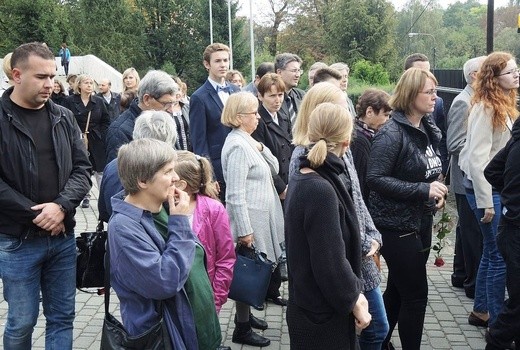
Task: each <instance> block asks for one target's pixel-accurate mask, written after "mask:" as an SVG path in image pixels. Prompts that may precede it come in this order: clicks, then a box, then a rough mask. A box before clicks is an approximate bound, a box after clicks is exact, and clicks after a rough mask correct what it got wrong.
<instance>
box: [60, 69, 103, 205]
mask: <svg viewBox="0 0 520 350" xmlns="http://www.w3.org/2000/svg"><path fill="white" fill-rule="evenodd" d="M93 92H94V80H93V79H92V78H91V77H90V76H88V75H86V74H81V75H79V76H78V77H77V79H76V83H75V84H74V94H73V95H72V96H68V97H67V98H65V100H64V101H63V106H64V107H65V108H68V109H70V110H71V111H72V113H74V116H75V117H76V121H77V122H78V125H79V128H80V129H81V132H82V133H86V137H87V140H88V146H87V147H88V149H87V151H88V154H89V160H90V162H91V163H92V170H93V173H94V177H95V179H96V183H97V186H98V188H99V186H100V185H101V177H102V176H103V169H104V168H105V166H106V164H107V163H106V143H105V139H106V134H107V130H108V126H109V125H110V115H109V114H108V111H107V108H106V106H105V101H104V100H103V98H102V97H99V96H96V95H94V94H93ZM89 206H90V194H89V195H87V196H86V197H85V199H84V200H83V202H82V203H81V207H82V208H88V207H89Z"/></svg>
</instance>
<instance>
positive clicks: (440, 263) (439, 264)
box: [433, 257, 444, 267]
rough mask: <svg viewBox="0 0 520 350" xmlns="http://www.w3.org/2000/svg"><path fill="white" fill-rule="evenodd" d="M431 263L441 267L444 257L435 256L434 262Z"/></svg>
mask: <svg viewBox="0 0 520 350" xmlns="http://www.w3.org/2000/svg"><path fill="white" fill-rule="evenodd" d="M433 264H434V265H435V266H437V267H442V266H444V259H443V258H441V257H437V258H435V262H434V263H433Z"/></svg>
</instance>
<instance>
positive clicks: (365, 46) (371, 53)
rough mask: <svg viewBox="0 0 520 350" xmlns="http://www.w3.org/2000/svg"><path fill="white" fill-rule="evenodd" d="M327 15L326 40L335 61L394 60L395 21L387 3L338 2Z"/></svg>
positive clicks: (373, 0)
mask: <svg viewBox="0 0 520 350" xmlns="http://www.w3.org/2000/svg"><path fill="white" fill-rule="evenodd" d="M329 16H330V25H327V26H326V28H325V32H326V33H327V37H326V40H327V41H328V42H329V43H330V50H331V51H332V53H333V54H334V55H335V56H336V57H337V59H339V60H344V61H347V62H350V63H353V62H355V61H358V60H360V59H366V60H369V61H372V62H374V63H380V62H381V63H385V62H387V61H388V60H391V59H392V58H393V57H395V35H394V33H395V25H396V22H395V20H394V18H395V17H394V9H393V6H392V5H391V3H390V2H389V1H386V0H363V1H355V0H338V1H337V2H336V3H335V4H334V6H332V7H331V9H330V12H329Z"/></svg>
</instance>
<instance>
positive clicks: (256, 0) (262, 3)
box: [239, 0, 508, 17]
mask: <svg viewBox="0 0 520 350" xmlns="http://www.w3.org/2000/svg"><path fill="white" fill-rule="evenodd" d="M457 1H460V0H440V1H439V3H440V4H441V5H442V6H444V7H447V6H448V5H450V4H453V3H455V2H457ZM249 2H250V0H239V3H240V5H241V6H242V8H241V10H240V11H239V15H245V16H247V17H249ZM251 2H252V3H253V16H256V15H259V14H260V15H261V14H263V13H265V11H268V10H269V5H268V4H269V2H268V1H267V0H251ZM391 2H392V3H393V4H394V6H395V7H396V9H397V10H401V9H402V8H403V6H404V4H406V3H407V0H391ZM479 2H480V3H482V4H487V3H488V1H487V0H479ZM507 4H508V0H495V8H497V7H502V6H506V5H507Z"/></svg>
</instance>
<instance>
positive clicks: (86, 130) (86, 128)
mask: <svg viewBox="0 0 520 350" xmlns="http://www.w3.org/2000/svg"><path fill="white" fill-rule="evenodd" d="M90 114H92V111H89V112H88V116H87V125H86V126H85V134H88V127H89V124H90Z"/></svg>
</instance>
